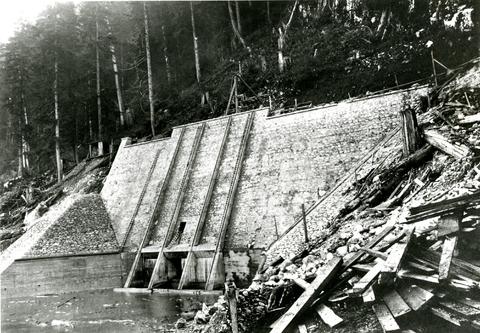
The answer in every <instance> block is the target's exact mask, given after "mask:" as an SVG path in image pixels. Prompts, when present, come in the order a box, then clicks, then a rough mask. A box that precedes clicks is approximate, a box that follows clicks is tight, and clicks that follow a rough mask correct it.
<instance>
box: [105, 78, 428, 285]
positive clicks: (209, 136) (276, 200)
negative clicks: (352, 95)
mask: <svg viewBox="0 0 480 333" xmlns="http://www.w3.org/2000/svg"><path fill="white" fill-rule="evenodd" d="M426 93H427V88H426V87H417V88H413V89H409V90H405V91H397V92H391V93H387V94H384V95H381V96H372V97H366V98H362V99H357V100H353V101H345V102H342V103H339V104H334V105H329V106H325V107H317V108H312V109H309V110H304V111H298V112H293V113H289V114H284V115H277V116H268V110H267V109H259V110H254V111H253V113H254V118H253V119H254V120H253V126H252V129H251V131H250V132H249V133H250V135H249V137H248V140H247V142H246V153H245V156H244V158H243V160H241V161H238V159H237V157H238V156H239V151H240V142H241V140H242V135H243V133H244V129H245V126H246V123H247V113H241V114H237V115H232V116H231V117H232V123H231V127H230V129H229V131H228V135H227V139H226V144H225V148H224V151H223V153H222V155H221V160H220V166H219V169H218V173H217V177H216V179H215V185H214V187H213V192H212V196H211V200H210V202H208V210H207V213H206V218H205V224H204V225H203V228H202V232H201V238H200V244H196V245H202V244H209V245H210V244H215V243H216V242H217V241H218V237H219V232H220V229H221V228H220V227H221V225H222V223H225V222H228V232H227V238H226V243H225V248H224V256H225V258H226V259H225V262H226V263H227V266H228V267H227V268H228V270H231V268H232V267H236V266H238V265H240V266H241V265H242V263H245V265H248V266H251V265H252V262H258V258H250V259H248V258H246V257H244V255H243V254H242V252H243V253H247V252H248V249H250V250H251V249H266V248H267V247H268V246H269V245H270V244H271V243H272V242H273V241H275V240H276V239H277V237H278V235H281V234H282V233H283V232H284V231H285V230H287V229H288V228H289V227H290V226H292V224H293V222H294V221H295V219H296V218H298V217H299V216H300V215H301V205H302V204H304V205H305V207H307V208H308V207H309V206H311V205H312V204H313V203H314V202H316V201H317V200H318V199H319V197H321V196H322V195H323V194H324V193H325V191H328V190H329V189H330V188H332V187H333V186H334V184H335V183H336V182H337V181H338V180H339V179H340V178H342V177H343V176H344V175H345V174H346V173H347V172H348V171H349V170H350V169H351V168H353V167H354V166H355V165H356V164H357V163H358V162H359V161H360V160H361V159H362V158H363V157H364V156H365V155H366V154H367V152H369V151H370V150H371V149H372V148H373V147H375V145H376V144H377V143H378V142H380V141H381V140H382V139H383V138H384V137H385V136H386V134H387V133H389V132H391V130H392V129H393V128H395V127H397V126H398V125H399V121H400V120H399V117H398V113H399V111H400V110H401V109H402V108H404V107H405V104H406V103H411V102H412V101H415V100H418V97H419V96H425V95H426ZM204 123H205V128H204V131H203V134H202V135H201V137H200V138H199V146H198V150H197V151H196V155H195V156H196V157H195V159H194V160H193V162H192V166H191V170H190V172H186V170H187V166H188V160H189V156H191V153H192V150H193V146H194V137H195V135H196V134H195V133H197V130H198V128H199V126H201V124H202V123H195V124H188V125H184V126H181V127H177V128H175V129H174V130H173V133H172V137H171V138H168V139H165V140H160V141H153V142H150V143H142V144H137V145H130V146H129V145H126V146H124V147H121V148H120V149H119V152H118V154H117V157H116V159H115V161H114V163H113V166H112V169H111V171H110V174H109V176H108V177H107V181H106V183H105V186H104V188H103V190H102V193H101V194H102V199H103V200H104V202H105V206H106V208H107V211H108V212H109V214H110V218H111V219H112V224H113V227H114V230H115V232H116V235H117V239H118V241H119V243H121V242H122V239H125V238H126V239H127V240H128V241H127V245H128V246H129V247H130V248H135V247H136V246H138V244H139V242H140V239H141V235H142V232H144V230H145V228H146V225H147V223H148V220H149V219H150V218H151V216H152V214H153V210H154V207H155V205H156V198H157V199H158V191H159V188H160V187H161V184H163V182H164V181H165V182H166V184H165V186H166V187H165V194H164V196H163V198H162V199H161V202H160V204H159V207H160V209H159V214H158V218H157V217H156V219H157V221H156V224H155V227H154V231H153V237H152V239H151V241H150V245H151V244H154V245H162V244H163V242H164V238H165V234H166V232H167V230H168V229H169V226H171V228H170V229H178V226H179V225H181V231H180V232H179V231H178V230H177V231H176V232H177V234H176V236H175V238H174V241H172V242H170V243H172V244H173V243H175V244H173V245H179V244H180V245H188V244H190V242H191V240H192V236H193V235H194V234H195V230H196V229H197V226H198V221H199V218H200V214H201V211H202V208H203V207H204V205H205V198H206V195H207V188H208V186H209V183H210V181H211V180H212V175H213V169H214V165H215V160H216V158H217V156H218V154H220V151H219V150H220V142H221V141H222V138H223V136H224V135H225V129H226V126H227V125H226V124H227V118H226V117H221V118H217V119H212V120H209V121H206V122H204ZM181 133H183V134H182V135H183V137H182V135H181ZM177 145H178V147H177ZM176 148H177V150H178V154H177V155H175V154H174V151H175V149H176ZM156 153H159V158H158V161H157V163H156V164H155V165H154V166H153V169H152V164H153V162H154V160H155V154H156ZM174 156H175V159H174V160H172V159H173V158H174ZM169 165H173V169H172V172H171V174H170V176H169V177H168V179H165V175H166V170H167V169H168V166H169ZM236 165H237V167H238V165H240V166H241V168H240V169H239V170H240V174H239V183H238V187H237V188H236V190H235V191H234V193H233V211H232V215H231V217H230V219H229V221H224V220H225V219H224V214H225V210H226V205H227V201H228V200H227V197H228V195H229V193H230V192H232V181H233V178H234V177H233V175H234V171H235V167H236ZM151 169H152V170H153V171H151ZM150 172H151V173H152V177H151V180H150V181H148V182H147V179H148V174H149V173H150ZM186 174H188V175H189V176H188V177H187V178H185V175H186ZM182 182H184V183H185V184H186V185H185V186H186V187H185V193H184V195H183V196H179V192H180V188H181V184H182ZM142 190H144V192H145V193H144V197H143V200H142V202H140V204H138V202H139V199H140V197H141V193H142ZM179 197H182V198H183V199H182V200H181V201H180V202H179V201H178V198H179ZM137 205H138V209H136V206H137ZM176 209H177V210H178V211H177V213H178V214H176V216H174V215H175V214H174V211H175V210H176ZM135 212H136V213H135ZM134 215H135V216H134ZM129 226H131V228H130V227H129ZM128 230H130V232H128ZM172 244H170V245H172ZM167 245H169V244H167ZM230 251H233V252H231V253H235V258H236V259H235V258H232V259H231V260H230V259H228V253H229V252H230ZM238 258H242V260H237V259H238ZM247 259H248V260H247ZM229 260H230V261H229ZM250 269H251V267H250ZM238 270H239V272H242V275H245V276H246V275H247V274H246V273H245V272H246V270H245V269H244V268H243V267H238Z"/></svg>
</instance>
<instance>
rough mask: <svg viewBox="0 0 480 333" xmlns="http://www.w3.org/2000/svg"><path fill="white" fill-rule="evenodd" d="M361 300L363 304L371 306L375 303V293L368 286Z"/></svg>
mask: <svg viewBox="0 0 480 333" xmlns="http://www.w3.org/2000/svg"><path fill="white" fill-rule="evenodd" d="M362 298H363V303H365V304H371V303H374V302H375V292H374V291H373V287H372V286H370V287H368V288H367V290H365V292H364V293H363V294H362Z"/></svg>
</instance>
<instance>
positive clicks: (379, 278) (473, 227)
mask: <svg viewBox="0 0 480 333" xmlns="http://www.w3.org/2000/svg"><path fill="white" fill-rule="evenodd" d="M479 111H480V89H476V88H464V87H460V88H458V87H456V86H449V85H444V86H441V87H439V88H437V89H435V90H433V91H432V93H431V94H430V96H429V107H428V108H427V110H424V112H423V113H421V114H417V117H418V129H416V130H417V131H418V133H417V134H418V137H419V139H420V144H419V147H418V149H417V150H416V151H414V152H413V153H411V154H408V155H407V154H405V152H402V147H398V149H397V150H395V152H394V153H392V154H391V155H389V156H388V157H387V158H386V159H385V160H384V161H383V162H382V163H380V164H379V165H378V166H377V167H374V168H372V169H371V170H370V172H369V173H368V174H367V175H366V176H365V177H363V178H362V179H358V180H357V181H355V182H354V183H353V184H352V185H351V186H350V188H349V189H348V190H347V191H346V192H348V194H349V195H351V194H352V193H355V195H354V199H353V200H351V201H350V202H348V203H347V204H346V205H345V207H344V208H343V209H341V210H340V212H339V214H338V215H337V216H336V218H334V219H333V220H332V221H331V222H330V223H329V225H328V230H326V232H325V233H324V234H323V235H322V237H320V238H319V239H315V240H310V243H309V244H308V246H307V249H306V250H304V251H303V252H302V253H298V254H297V255H296V256H294V257H292V258H281V257H279V258H276V259H275V260H273V261H271V263H270V265H269V266H268V267H260V268H259V271H258V273H257V275H256V277H255V279H254V282H253V283H252V285H251V286H250V287H249V288H248V289H245V290H239V291H238V296H237V297H236V300H237V302H238V304H237V306H236V307H235V309H234V310H235V311H236V312H237V313H236V314H232V308H231V307H230V309H229V316H228V318H229V319H230V320H229V322H230V326H231V330H232V332H256V331H259V332H268V331H270V332H272V333H273V332H284V331H285V332H287V331H288V332H290V331H291V332H297V331H298V332H301V333H304V332H310V333H311V332H322V331H325V330H326V329H328V328H332V327H335V328H337V327H338V328H339V329H342V327H344V328H345V327H350V330H352V329H353V330H355V327H353V328H352V327H351V326H350V324H351V323H349V320H352V321H355V320H356V319H355V318H354V317H355V315H354V314H352V313H351V311H350V312H349V311H343V310H342V309H345V308H349V307H350V308H352V307H355V306H356V305H358V304H363V306H364V308H365V309H366V312H365V320H366V321H367V322H369V320H374V321H375V324H373V325H370V326H368V327H369V329H370V330H383V331H385V332H390V331H399V330H413V331H420V332H421V331H431V330H432V329H435V327H437V328H438V327H441V328H443V329H444V330H445V329H446V330H449V331H458V332H462V331H469V330H480V257H479V256H478V252H476V251H478V249H480V245H479V244H478V237H479V236H480V228H478V226H479V225H480V164H479V163H478V156H479V154H478V152H479V150H480V112H479ZM417 112H418V109H417ZM315 312H316V313H317V314H318V318H319V319H320V320H318V321H316V322H313V323H312V322H311V321H310V322H309V323H307V321H308V320H306V317H307V316H308V314H309V313H310V317H312V315H311V313H315ZM317 314H314V317H317ZM338 314H341V315H342V316H339V315H338ZM233 318H235V320H233ZM237 319H238V323H236V321H237ZM307 324H308V327H307ZM195 329H196V331H198V332H202V326H201V325H200V326H199V325H197V326H196V328H195ZM347 331H348V330H347Z"/></svg>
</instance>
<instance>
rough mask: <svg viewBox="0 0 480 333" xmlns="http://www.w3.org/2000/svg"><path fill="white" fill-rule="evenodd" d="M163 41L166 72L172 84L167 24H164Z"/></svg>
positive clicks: (168, 80)
mask: <svg viewBox="0 0 480 333" xmlns="http://www.w3.org/2000/svg"><path fill="white" fill-rule="evenodd" d="M162 40H163V59H164V60H165V72H166V74H167V82H168V83H169V84H170V83H171V82H172V70H171V69H170V60H169V58H168V45H167V36H166V35H165V24H162Z"/></svg>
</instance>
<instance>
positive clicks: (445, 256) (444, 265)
mask: <svg viewBox="0 0 480 333" xmlns="http://www.w3.org/2000/svg"><path fill="white" fill-rule="evenodd" d="M456 245H457V237H447V238H446V239H445V241H444V242H443V247H442V256H441V257H440V263H439V264H438V280H439V281H440V282H445V281H447V280H448V279H449V277H450V267H451V264H452V259H453V253H454V251H455V246H456Z"/></svg>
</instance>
